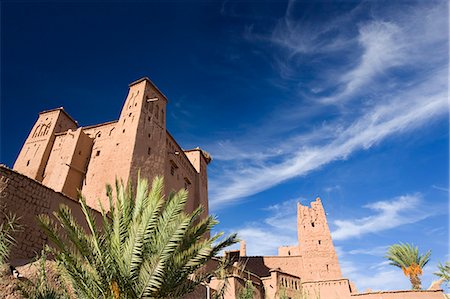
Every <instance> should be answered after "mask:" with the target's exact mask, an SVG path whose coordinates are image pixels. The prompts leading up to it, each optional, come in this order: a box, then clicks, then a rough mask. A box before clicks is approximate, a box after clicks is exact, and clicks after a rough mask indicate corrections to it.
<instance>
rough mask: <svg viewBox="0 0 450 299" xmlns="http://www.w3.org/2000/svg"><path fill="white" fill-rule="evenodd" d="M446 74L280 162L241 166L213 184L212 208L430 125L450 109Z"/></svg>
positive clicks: (436, 77) (376, 108) (415, 88)
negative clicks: (319, 143) (322, 142)
mask: <svg viewBox="0 0 450 299" xmlns="http://www.w3.org/2000/svg"><path fill="white" fill-rule="evenodd" d="M446 76H447V70H446V69H443V70H440V71H439V72H436V73H435V74H434V76H433V77H432V78H430V79H429V80H428V81H426V82H423V83H422V84H420V85H418V86H415V87H414V88H412V89H410V90H409V91H408V92H404V93H401V94H397V95H395V96H393V98H392V99H391V100H389V101H387V102H386V101H384V102H383V104H379V105H377V106H375V107H374V108H373V109H371V110H369V111H367V112H366V113H365V114H364V115H363V116H361V117H360V118H358V119H357V120H355V121H354V122H353V123H351V124H350V125H348V126H347V127H346V128H345V129H344V130H342V131H340V132H337V133H336V135H335V136H333V139H331V140H330V141H329V142H328V143H325V144H322V145H303V147H299V148H298V149H296V150H293V151H291V152H289V153H287V154H285V155H283V156H282V157H279V158H280V159H281V161H277V162H275V163H274V162H272V161H267V162H266V163H261V164H260V165H254V164H250V165H246V164H240V166H241V167H242V168H241V169H239V168H238V169H232V171H231V172H230V173H228V174H227V173H223V174H222V175H221V177H220V184H218V182H217V181H214V180H213V181H212V182H211V191H212V192H211V193H212V194H211V206H213V207H214V208H216V207H217V206H220V205H223V204H226V203H229V202H233V201H236V200H237V199H239V198H243V197H246V196H249V195H253V194H255V193H258V192H261V191H263V190H266V189H269V188H271V187H273V186H274V185H277V184H279V183H281V182H283V181H285V180H288V179H291V178H294V177H297V176H302V175H305V174H307V173H309V172H310V171H313V170H315V169H318V168H320V167H322V166H324V165H326V164H328V163H330V162H332V161H335V160H340V159H346V158H347V157H348V156H349V155H351V154H352V153H353V152H355V151H357V150H362V149H369V148H371V147H372V146H373V145H375V144H377V143H379V142H380V141H382V140H383V139H385V138H387V137H389V136H392V135H395V134H399V133H403V132H405V131H408V130H412V129H415V128H418V127H420V126H422V125H425V124H427V125H428V124H429V123H430V122H431V121H432V120H433V119H437V118H439V117H440V116H442V115H446V113H447V111H448V107H447V89H446V84H447V80H446V78H447V77H446ZM405 99H407V100H405ZM329 126H330V127H339V125H336V124H330V125H329Z"/></svg>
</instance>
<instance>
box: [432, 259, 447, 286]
mask: <svg viewBox="0 0 450 299" xmlns="http://www.w3.org/2000/svg"><path fill="white" fill-rule="evenodd" d="M438 269H439V271H438V272H435V273H434V275H436V276H439V277H440V278H441V279H442V280H443V281H445V282H446V283H447V285H449V281H450V262H445V264H444V265H443V264H441V263H439V265H438Z"/></svg>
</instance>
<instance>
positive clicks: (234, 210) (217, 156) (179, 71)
mask: <svg viewBox="0 0 450 299" xmlns="http://www.w3.org/2000/svg"><path fill="white" fill-rule="evenodd" d="M1 22H2V23H1V54H2V55H1V59H2V60H1V99H2V100H1V152H0V155H1V162H2V163H5V164H7V165H9V166H12V164H13V163H14V160H15V158H16V156H17V154H18V152H19V150H20V148H21V146H22V143H23V141H24V140H25V138H26V136H27V134H28V132H29V130H30V129H31V127H32V125H33V123H34V121H35V120H36V118H37V113H38V112H39V111H42V110H46V109H50V108H55V107H60V106H64V108H65V109H66V110H67V111H68V112H69V113H70V114H71V115H72V116H73V117H74V118H75V119H77V120H78V121H79V123H80V124H81V125H90V124H95V123H99V122H104V121H109V120H113V119H117V117H118V114H119V111H120V109H121V106H122V103H123V101H124V98H125V96H126V93H127V85H128V83H130V82H132V81H134V80H135V79H137V78H140V77H142V76H148V77H150V78H151V79H152V80H153V81H154V82H155V83H156V84H157V85H158V87H159V88H160V89H161V90H162V91H163V92H164V93H165V94H166V95H167V97H168V98H169V106H168V114H167V117H168V119H167V125H168V129H169V131H170V132H171V133H172V135H174V136H175V138H176V139H177V140H178V141H179V143H180V144H181V145H182V146H183V147H184V148H192V147H196V146H201V147H202V148H204V149H206V150H207V151H209V152H210V153H211V154H212V156H213V158H214V161H213V163H211V164H210V167H209V186H210V207H211V211H212V212H213V213H214V214H216V215H218V217H219V219H220V221H221V224H220V225H219V227H218V230H223V231H226V232H234V231H237V232H238V233H239V234H240V236H241V237H242V238H243V239H245V240H246V241H247V248H248V253H249V254H251V255H275V254H276V248H277V247H278V246H280V245H290V244H295V243H296V215H295V213H296V209H295V207H296V202H298V201H300V202H302V203H304V204H306V203H309V202H310V201H312V200H314V198H315V197H316V196H320V197H321V198H322V201H323V203H324V206H325V209H326V211H327V213H328V222H329V225H330V228H331V231H332V234H333V238H334V243H335V246H336V247H337V250H338V254H339V258H340V263H341V267H342V270H343V273H344V275H345V276H346V277H349V278H350V279H352V280H354V281H355V282H356V284H357V287H358V288H359V289H360V290H364V289H366V288H368V287H370V288H372V289H395V288H409V282H408V280H407V279H406V278H405V277H403V274H402V272H401V270H398V269H396V268H393V267H392V266H389V265H387V264H386V261H385V259H384V258H383V255H384V253H385V251H386V248H387V246H389V245H390V244H393V243H396V242H399V241H402V242H413V243H415V244H417V245H418V246H419V248H420V249H422V250H426V249H432V250H433V253H432V260H431V262H430V264H429V265H428V266H427V268H426V271H425V275H424V278H423V280H424V286H426V287H427V286H428V285H429V284H430V283H431V281H432V280H433V279H434V277H433V275H432V274H431V273H432V272H433V271H435V269H436V264H437V263H438V262H439V261H444V260H446V259H448V248H449V246H448V242H449V239H448V216H449V215H448V195H449V189H448V188H449V187H448V185H449V175H448V169H449V116H448V82H449V75H448V59H449V51H448V4H447V2H445V1H363V2H356V1H289V2H283V1H276V2H269V1H246V2H239V1H207V2H206V1H202V2H193V1H190V2H181V1H172V2H168V3H165V2H146V1H143V2H134V3H131V4H130V3H125V2H96V3H93V4H92V3H87V2H80V3H77V2H63V3H60V4H56V3H50V2H46V3H44V2H33V1H29V2H11V1H6V2H5V1H4V2H2V4H1Z"/></svg>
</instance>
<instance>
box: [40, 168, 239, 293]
mask: <svg viewBox="0 0 450 299" xmlns="http://www.w3.org/2000/svg"><path fill="white" fill-rule="evenodd" d="M163 190H164V187H163V180H162V178H156V179H155V180H154V181H153V184H152V188H151V189H150V190H148V186H147V180H145V179H141V178H140V177H139V176H138V183H137V188H136V193H135V196H133V190H132V188H131V184H128V186H124V184H123V183H120V184H119V183H118V182H117V181H116V194H117V196H116V198H113V195H112V188H111V187H110V186H108V187H107V194H108V197H109V206H110V211H109V212H108V213H106V212H105V210H104V208H103V207H101V209H102V211H103V212H102V216H103V219H102V225H101V228H100V229H99V228H98V227H97V222H96V221H95V219H94V217H93V214H92V211H91V210H90V209H89V208H88V207H87V206H86V201H85V199H84V198H83V197H81V196H80V204H81V208H82V210H83V213H84V216H85V218H86V222H87V224H88V227H89V234H87V233H86V232H85V231H84V230H83V228H82V227H81V226H80V225H79V224H78V223H77V222H76V220H75V219H74V218H73V216H72V215H71V212H70V209H69V208H68V207H67V206H61V207H60V208H59V210H58V211H56V212H55V213H54V215H55V217H56V218H57V220H58V222H59V223H58V224H59V226H60V227H57V226H56V225H55V223H53V221H52V220H51V219H50V218H49V217H48V216H45V215H41V216H40V217H39V220H40V223H41V226H42V227H43V229H44V230H45V232H46V233H47V235H48V236H49V238H50V239H51V241H52V242H53V244H54V245H55V247H56V248H55V249H53V254H54V255H55V258H56V260H57V261H58V262H59V263H60V265H61V266H63V268H64V269H65V274H66V275H67V277H68V278H69V280H70V281H71V283H72V286H73V290H74V292H75V293H76V295H77V296H79V297H80V298H114V299H118V298H178V297H181V296H183V295H185V294H187V293H190V292H191V291H193V290H194V289H195V288H196V287H197V286H198V285H199V284H200V283H202V282H204V281H205V280H206V279H207V278H208V276H209V275H210V274H209V273H206V272H205V271H202V269H204V267H203V266H204V265H205V264H206V262H207V261H209V260H210V259H211V258H212V257H213V256H214V255H216V254H217V253H219V252H220V251H221V250H222V249H224V248H225V247H227V246H229V245H231V244H234V243H236V242H237V238H236V235H231V236H229V237H228V238H225V239H224V240H222V241H219V238H220V237H221V235H222V233H219V234H217V235H215V236H213V237H212V238H208V237H206V233H207V232H209V231H210V230H211V228H212V227H213V226H214V225H216V224H217V223H218V222H217V220H216V219H215V218H214V217H212V216H207V217H204V218H200V215H201V214H202V208H197V209H196V210H195V211H194V212H192V213H190V214H186V213H185V212H184V207H185V204H186V201H187V191H186V190H184V189H182V190H180V191H178V192H177V193H172V194H170V195H169V196H168V198H167V199H166V198H165V197H164V196H163V194H162V192H163Z"/></svg>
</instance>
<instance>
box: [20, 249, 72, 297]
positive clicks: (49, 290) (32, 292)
mask: <svg viewBox="0 0 450 299" xmlns="http://www.w3.org/2000/svg"><path fill="white" fill-rule="evenodd" d="M46 260H47V256H46V253H45V251H44V250H43V251H42V253H41V256H40V258H39V260H38V264H39V268H38V273H37V277H36V280H35V281H34V282H33V281H29V280H28V281H26V282H23V283H22V284H21V286H20V290H21V291H22V295H23V296H24V297H25V298H30V299H69V298H70V296H69V294H68V293H67V290H66V289H64V288H63V287H59V288H58V287H56V286H54V285H51V284H50V283H49V281H48V278H47V271H46V269H45V266H46Z"/></svg>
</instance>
